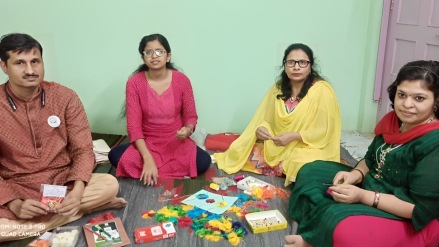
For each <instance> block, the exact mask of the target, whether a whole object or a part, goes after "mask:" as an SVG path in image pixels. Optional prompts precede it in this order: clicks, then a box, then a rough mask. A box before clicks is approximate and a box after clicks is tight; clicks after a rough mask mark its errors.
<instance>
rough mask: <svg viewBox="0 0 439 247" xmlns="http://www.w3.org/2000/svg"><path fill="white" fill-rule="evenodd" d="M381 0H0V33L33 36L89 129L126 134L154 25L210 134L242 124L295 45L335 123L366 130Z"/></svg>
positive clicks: (49, 74)
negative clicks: (129, 100) (73, 94)
mask: <svg viewBox="0 0 439 247" xmlns="http://www.w3.org/2000/svg"><path fill="white" fill-rule="evenodd" d="M382 1H383V0H355V1H353V0H332V1H326V0H271V1H262V0H261V1H254V0H252V1H251V0H240V1H236V0H221V1H204V0H187V1H182V0H130V1H115V0H114V1H111V0H106V1H103V0H95V1H86V0H76V1H69V2H67V1H56V0H39V1H25V0H14V1H10V0H0V6H1V9H2V15H1V20H0V34H6V33H10V32H25V33H29V34H30V35H32V36H33V37H34V38H36V39H37V40H39V41H40V42H41V43H42V45H43V47H44V56H43V57H44V61H45V65H46V79H47V80H50V81H57V82H60V83H62V84H64V85H67V86H69V87H71V88H73V89H74V90H76V91H77V93H78V95H79V96H80V98H81V100H82V101H83V104H84V106H85V108H86V111H87V114H88V117H89V120H90V124H91V127H92V130H93V131H97V132H106V133H125V120H122V119H120V118H119V112H120V108H121V105H122V102H123V101H124V90H125V83H126V80H127V78H128V76H129V75H130V73H131V72H133V71H134V69H135V68H136V67H137V66H138V65H139V64H140V63H141V60H140V57H139V55H138V53H137V46H138V43H139V41H140V39H141V38H142V37H143V36H144V35H147V34H151V33H157V32H158V33H161V34H163V35H165V36H166V37H167V38H168V40H169V42H170V44H171V47H172V51H173V52H172V61H173V62H175V63H176V64H177V66H178V67H180V68H181V69H182V71H183V72H184V73H185V74H186V75H187V76H188V77H189V78H190V79H191V81H192V86H193V88H194V92H195V99H196V103H197V110H198V114H199V122H198V126H199V127H202V128H204V129H206V130H207V131H208V132H209V133H215V132H222V131H236V132H240V131H242V130H243V129H244V128H245V126H246V124H247V122H248V121H249V120H250V118H251V116H252V115H253V113H254V111H255V110H256V107H257V106H258V104H259V101H260V100H261V99H262V96H263V95H264V93H265V91H266V90H267V89H268V88H269V87H270V86H271V85H272V84H273V83H274V81H275V78H276V76H277V75H278V73H279V66H280V65H281V64H280V62H281V59H282V55H283V51H284V50H285V48H286V47H287V46H288V45H289V44H291V43H295V42H302V43H305V44H308V45H309V46H310V47H311V48H312V49H313V50H314V52H315V54H316V56H317V62H318V63H319V64H320V68H321V72H322V74H323V75H324V76H325V77H326V78H328V80H329V82H330V83H331V84H332V85H333V87H334V90H335V92H336V94H337V96H338V100H339V104H340V108H341V113H342V128H343V130H357V131H360V132H371V131H372V130H373V126H374V124H375V115H376V105H375V103H373V101H372V96H373V84H374V73H375V67H374V66H375V64H376V61H375V60H376V57H377V56H376V53H377V47H378V38H379V31H380V19H381V11H382ZM0 80H1V81H5V80H6V76H5V75H3V74H2V75H1V76H0ZM0 100H1V99H0ZM365 122H368V123H370V124H368V123H365Z"/></svg>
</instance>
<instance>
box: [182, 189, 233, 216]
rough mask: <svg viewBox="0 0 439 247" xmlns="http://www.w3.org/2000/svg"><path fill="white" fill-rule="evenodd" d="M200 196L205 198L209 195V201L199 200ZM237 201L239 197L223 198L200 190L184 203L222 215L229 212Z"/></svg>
mask: <svg viewBox="0 0 439 247" xmlns="http://www.w3.org/2000/svg"><path fill="white" fill-rule="evenodd" d="M200 194H202V195H203V196H202V198H204V195H207V199H199V198H198V197H201V196H199V195H200ZM237 199H238V198H237V197H233V196H222V195H218V194H215V193H212V192H209V191H206V190H200V191H198V192H197V193H195V194H193V195H191V196H190V197H188V198H186V199H185V200H183V201H182V203H184V204H187V205H192V206H196V207H198V208H201V209H203V210H206V211H208V212H211V213H214V214H222V213H224V212H225V211H227V209H229V208H230V207H231V206H232V205H233V203H235V201H236V200H237Z"/></svg>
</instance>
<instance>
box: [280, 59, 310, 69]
mask: <svg viewBox="0 0 439 247" xmlns="http://www.w3.org/2000/svg"><path fill="white" fill-rule="evenodd" d="M296 63H297V64H299V67H300V68H306V67H307V66H308V64H309V61H306V60H294V59H290V60H287V61H285V66H287V67H294V66H296Z"/></svg>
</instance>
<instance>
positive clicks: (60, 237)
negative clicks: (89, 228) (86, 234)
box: [51, 226, 81, 247]
mask: <svg viewBox="0 0 439 247" xmlns="http://www.w3.org/2000/svg"><path fill="white" fill-rule="evenodd" d="M80 231H81V227H80V226H61V227H58V228H56V229H55V230H53V235H52V239H51V243H52V245H51V247H75V246H76V242H78V238H79V234H80Z"/></svg>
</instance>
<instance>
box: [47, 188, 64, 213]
mask: <svg viewBox="0 0 439 247" xmlns="http://www.w3.org/2000/svg"><path fill="white" fill-rule="evenodd" d="M40 193H41V195H40V202H42V203H44V204H45V205H46V206H47V207H49V212H53V211H54V210H55V207H56V206H57V205H59V204H61V203H62V201H63V200H64V198H65V197H66V193H67V186H60V185H51V184H42V185H41V187H40Z"/></svg>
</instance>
